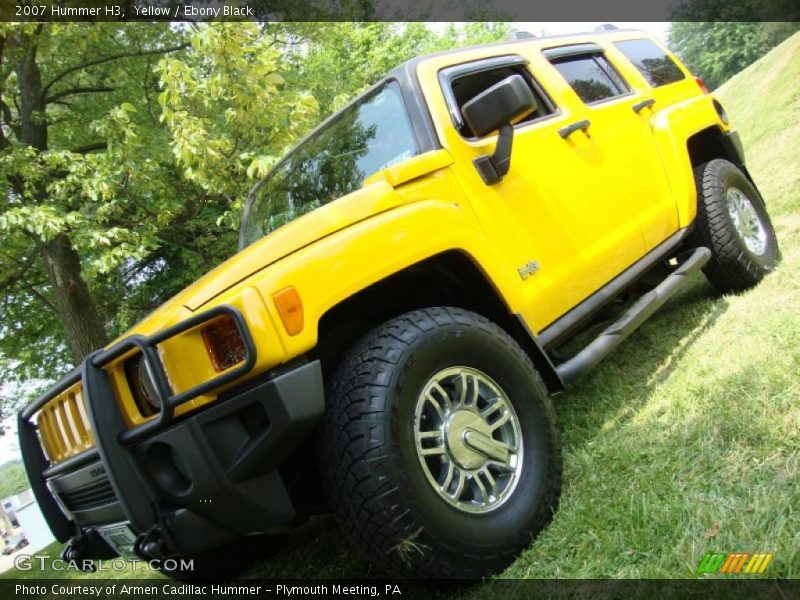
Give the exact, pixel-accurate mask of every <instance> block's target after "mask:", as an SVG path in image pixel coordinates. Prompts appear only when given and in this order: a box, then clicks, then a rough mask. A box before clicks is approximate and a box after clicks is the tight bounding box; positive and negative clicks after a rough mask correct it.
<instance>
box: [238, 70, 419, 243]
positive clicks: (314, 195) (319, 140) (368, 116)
mask: <svg viewBox="0 0 800 600" xmlns="http://www.w3.org/2000/svg"><path fill="white" fill-rule="evenodd" d="M417 154H419V148H418V146H417V142H416V138H415V137H414V134H413V131H412V129H411V123H410V122H409V119H408V114H407V113H406V109H405V106H404V104H403V99H402V97H401V95H400V86H399V85H398V84H397V83H396V82H389V83H387V84H385V85H384V86H382V87H380V88H378V89H377V90H376V91H375V92H373V93H371V94H369V95H367V96H365V97H364V98H363V99H362V100H361V101H359V102H357V103H356V104H354V105H352V106H350V107H349V108H346V109H345V110H343V111H342V112H341V113H340V114H339V115H337V116H336V117H334V119H333V120H332V121H331V122H330V123H329V124H328V125H326V126H325V127H323V128H322V129H320V130H319V131H317V132H316V133H315V134H313V135H312V136H311V137H309V138H308V139H307V140H306V141H305V142H303V143H302V144H301V145H300V146H298V147H297V148H295V149H294V150H293V151H292V152H291V153H290V154H288V155H287V156H286V158H284V159H283V160H282V161H281V162H280V163H278V165H277V166H276V167H275V169H273V170H272V171H271V172H270V173H269V174H268V175H267V176H266V177H265V178H264V179H263V180H262V181H261V182H260V183H259V184H258V185H257V186H256V187H255V188H254V189H253V192H252V193H251V197H250V200H249V207H248V209H247V210H246V211H245V217H244V221H243V223H242V236H241V239H242V247H245V246H248V245H250V244H252V243H253V242H255V241H256V240H258V239H260V238H262V237H263V236H265V235H267V234H268V233H270V232H272V231H274V230H275V229H277V228H278V227H281V226H282V225H285V224H286V223H289V222H290V221H293V220H294V219H296V218H297V217H299V216H301V215H304V214H306V213H308V212H311V211H312V210H314V209H315V208H318V207H320V206H322V205H323V204H327V203H328V202H330V201H331V200H335V199H337V198H339V197H341V196H344V195H345V194H349V193H350V192H353V191H355V190H357V189H359V188H360V187H361V184H362V183H363V182H364V179H366V178H367V177H369V176H370V175H372V174H373V173H375V172H377V171H380V170H381V169H385V168H386V167H389V166H391V165H394V164H397V163H399V162H401V161H404V160H406V159H407V158H410V157H412V156H415V155H417Z"/></svg>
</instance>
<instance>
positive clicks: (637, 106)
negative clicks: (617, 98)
mask: <svg viewBox="0 0 800 600" xmlns="http://www.w3.org/2000/svg"><path fill="white" fill-rule="evenodd" d="M655 103H656V101H655V98H648V99H647V100H642V101H641V102H637V103H636V104H634V105H632V106H631V108H632V109H633V112H635V113H636V114H637V115H638V114H639V113H640V112H642V110H643V109H645V108H647V107H648V106H653V105H654V104H655Z"/></svg>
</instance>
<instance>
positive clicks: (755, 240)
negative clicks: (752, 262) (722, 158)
mask: <svg viewBox="0 0 800 600" xmlns="http://www.w3.org/2000/svg"><path fill="white" fill-rule="evenodd" d="M725 205H726V206H727V208H728V214H729V215H730V216H731V219H733V225H734V227H736V231H737V233H738V234H739V237H740V238H742V241H743V242H744V243H745V246H747V249H748V250H750V252H752V253H753V254H755V255H757V256H761V255H762V254H764V252H766V250H767V229H766V228H765V227H764V225H763V223H761V218H760V217H759V216H758V213H757V212H756V209H755V207H754V206H753V203H752V201H751V200H750V198H748V197H747V196H746V195H745V194H744V192H742V191H741V190H740V189H739V188H735V187H731V188H728V191H727V192H725Z"/></svg>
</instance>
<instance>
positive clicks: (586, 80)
mask: <svg viewBox="0 0 800 600" xmlns="http://www.w3.org/2000/svg"><path fill="white" fill-rule="evenodd" d="M550 62H551V63H552V64H553V66H554V67H555V68H556V69H558V72H559V73H561V75H562V76H563V77H564V79H566V80H567V82H569V84H570V85H571V86H572V89H573V90H575V93H576V94H578V96H579V97H580V99H581V100H583V101H584V102H585V103H586V104H591V103H593V102H602V101H603V100H608V99H609V98H614V97H615V96H621V95H622V94H626V93H627V92H628V91H629V88H628V86H627V84H626V83H625V82H624V81H623V79H622V77H621V76H620V74H619V73H617V71H616V69H614V67H613V66H612V65H611V63H610V62H608V60H606V57H605V56H603V55H602V54H599V53H593V54H578V55H571V56H564V57H561V58H553V59H551V61H550Z"/></svg>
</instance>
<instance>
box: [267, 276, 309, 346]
mask: <svg viewBox="0 0 800 600" xmlns="http://www.w3.org/2000/svg"><path fill="white" fill-rule="evenodd" d="M272 297H273V298H274V299H275V306H276V307H277V308H278V314H279V315H280V317H281V321H283V326H284V328H285V329H286V333H288V334H289V335H297V334H298V333H300V332H301V331H303V301H302V300H301V299H300V294H298V293H297V290H296V289H294V286H289V287H287V288H283V289H282V290H281V291H279V292H275V294H274V295H273V296H272Z"/></svg>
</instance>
